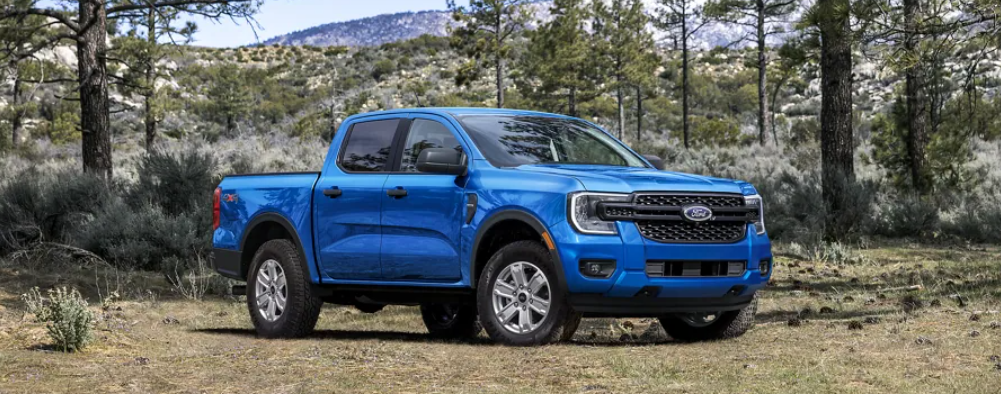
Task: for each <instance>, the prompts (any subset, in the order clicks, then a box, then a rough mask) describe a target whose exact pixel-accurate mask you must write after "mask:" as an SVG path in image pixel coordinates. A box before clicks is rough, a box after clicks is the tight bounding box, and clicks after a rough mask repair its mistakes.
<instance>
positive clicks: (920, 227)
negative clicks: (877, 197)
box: [881, 195, 940, 237]
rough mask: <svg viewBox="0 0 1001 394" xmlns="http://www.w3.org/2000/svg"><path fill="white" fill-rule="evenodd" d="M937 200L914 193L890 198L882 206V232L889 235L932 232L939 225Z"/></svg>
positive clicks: (917, 234)
mask: <svg viewBox="0 0 1001 394" xmlns="http://www.w3.org/2000/svg"><path fill="white" fill-rule="evenodd" d="M939 203H940V202H939V201H937V200H935V199H931V198H922V197H920V196H914V195H904V196H901V197H898V198H891V199H888V200H887V201H885V202H884V203H882V204H881V206H882V207H883V213H882V217H883V223H882V231H881V232H882V233H883V234H884V235H888V236H891V237H907V236H911V237H917V236H922V235H927V234H933V233H934V232H936V231H937V229H938V225H939Z"/></svg>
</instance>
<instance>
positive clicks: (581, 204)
mask: <svg viewBox="0 0 1001 394" xmlns="http://www.w3.org/2000/svg"><path fill="white" fill-rule="evenodd" d="M629 198H630V197H629V195H628V194H611V193H589V192H579V193H572V194H570V197H569V212H567V216H569V220H570V223H571V224H573V227H574V228H575V229H577V231H579V232H582V233H584V234H618V231H616V229H615V222H614V221H604V220H601V218H599V217H598V203H599V202H629Z"/></svg>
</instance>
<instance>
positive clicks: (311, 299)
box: [247, 239, 323, 338]
mask: <svg viewBox="0 0 1001 394" xmlns="http://www.w3.org/2000/svg"><path fill="white" fill-rule="evenodd" d="M262 268H263V271H264V273H263V276H264V277H263V278H262V277H261V275H262V272H261V271H262ZM268 277H273V278H276V280H271V279H270V278H268ZM282 278H284V280H282ZM258 279H261V281H260V282H258ZM276 281H277V282H276ZM281 282H284V289H283V288H282V283H281ZM281 295H284V296H285V303H284V308H281V305H282V304H281V302H280V298H281ZM259 299H263V300H264V301H262V303H260V304H259V303H258V300H259ZM322 306H323V300H321V299H320V298H319V297H317V296H316V295H314V294H313V292H312V288H311V287H310V280H309V273H308V272H306V271H305V270H304V269H303V264H302V257H300V256H299V252H298V251H297V250H296V248H295V246H294V245H293V244H292V242H290V241H289V240H286V239H273V240H270V241H268V242H265V243H264V245H261V247H260V248H259V249H257V253H255V254H254V259H253V261H252V262H251V269H250V272H249V273H248V274H247V309H248V311H249V312H250V320H251V321H252V322H253V323H254V328H255V329H257V335H258V336H261V337H264V338H300V337H303V336H306V335H308V334H309V333H311V332H313V328H314V327H316V320H317V319H318V318H319V317H320V307H322ZM272 316H273V318H272Z"/></svg>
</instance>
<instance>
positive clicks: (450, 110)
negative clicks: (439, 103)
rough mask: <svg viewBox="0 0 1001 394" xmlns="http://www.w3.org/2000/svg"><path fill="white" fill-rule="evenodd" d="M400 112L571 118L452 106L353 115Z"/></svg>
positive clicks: (364, 115) (531, 112) (522, 111)
mask: <svg viewBox="0 0 1001 394" xmlns="http://www.w3.org/2000/svg"><path fill="white" fill-rule="evenodd" d="M399 113H419V114H432V115H451V116H463V115H488V114H489V115H534V116H551V117H558V118H569V117H568V116H566V115H559V114H551V113H546V112H536V111H525V110H518V109H506V108H461V107H450V108H400V109H392V110H387V111H377V112H367V113H364V114H357V115H353V116H351V118H355V117H368V116H377V115H389V114H399Z"/></svg>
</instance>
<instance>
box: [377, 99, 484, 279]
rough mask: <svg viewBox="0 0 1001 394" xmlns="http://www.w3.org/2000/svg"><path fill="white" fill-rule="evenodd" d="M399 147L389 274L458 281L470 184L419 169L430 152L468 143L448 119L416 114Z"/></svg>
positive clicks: (386, 213)
mask: <svg viewBox="0 0 1001 394" xmlns="http://www.w3.org/2000/svg"><path fill="white" fill-rule="evenodd" d="M399 144H400V145H401V147H400V149H399V150H400V151H401V152H400V153H401V154H400V156H399V159H398V160H399V162H400V164H399V165H398V166H396V170H397V171H394V172H393V173H392V174H390V175H389V178H388V179H387V180H386V183H385V187H384V189H385V190H384V193H383V199H384V201H383V203H382V231H383V235H382V270H383V274H384V275H385V276H386V278H387V279H396V280H409V281H457V280H459V279H460V278H461V272H460V267H459V250H460V236H459V230H460V228H461V226H462V220H463V218H464V216H465V209H464V205H463V204H464V198H465V197H464V191H465V182H464V181H465V179H464V177H456V176H455V175H439V174H425V173H421V172H419V171H417V167H416V164H417V156H418V155H420V153H421V151H422V150H424V149H428V148H450V149H460V150H462V149H463V142H462V140H461V138H459V134H458V133H457V132H456V130H455V129H454V128H453V127H452V125H451V124H450V123H448V122H447V121H446V120H445V119H444V118H441V117H438V116H434V115H423V114H414V115H412V117H411V125H410V128H409V130H408V131H407V132H406V133H404V134H403V135H401V136H400V137H399ZM466 151H467V152H468V150H466ZM400 190H405V191H406V196H396V197H392V196H389V194H397V195H399V194H401V193H400Z"/></svg>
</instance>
